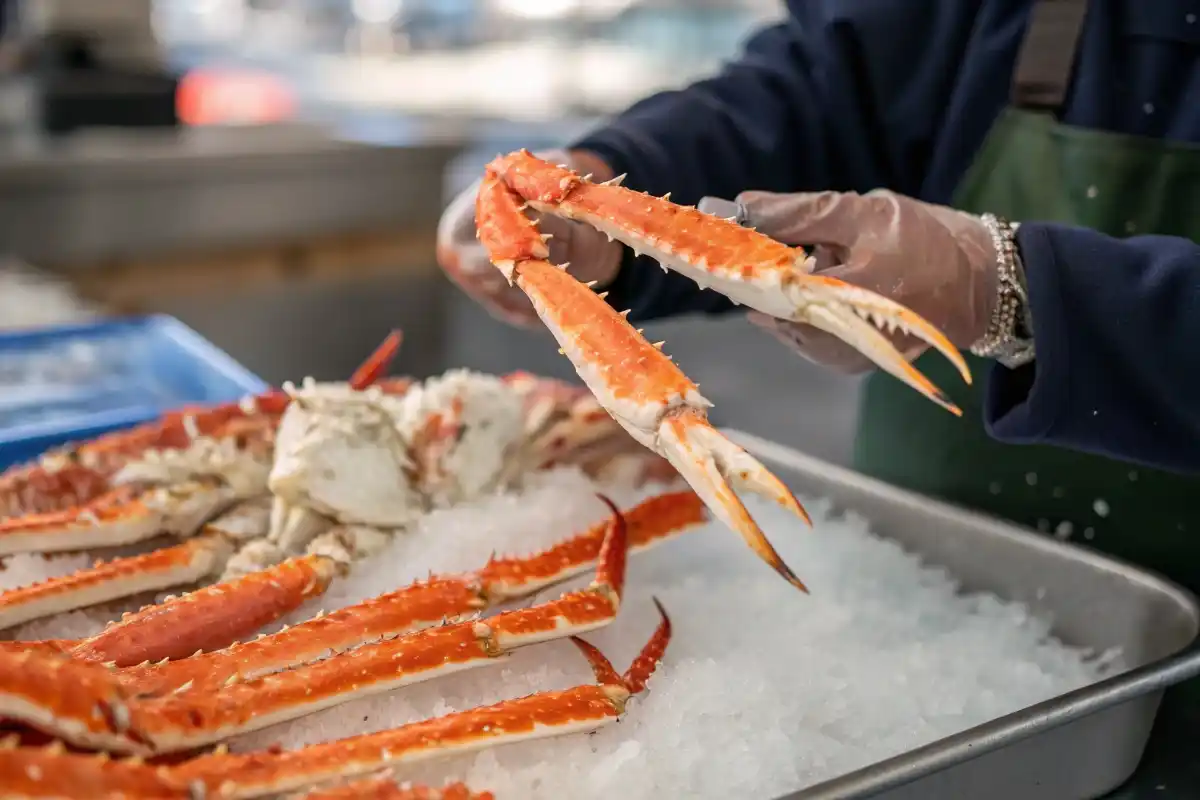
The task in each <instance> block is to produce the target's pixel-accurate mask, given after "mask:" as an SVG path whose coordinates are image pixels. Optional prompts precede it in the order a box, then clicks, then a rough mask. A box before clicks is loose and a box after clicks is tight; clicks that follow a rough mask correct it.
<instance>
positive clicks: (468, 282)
mask: <svg viewBox="0 0 1200 800" xmlns="http://www.w3.org/2000/svg"><path fill="white" fill-rule="evenodd" d="M537 155H538V157H539V158H543V159H546V160H547V161H549V162H550V163H551V164H566V165H567V166H568V167H570V168H571V169H573V170H575V171H577V172H579V173H580V174H581V175H587V174H588V173H591V175H592V179H593V180H595V181H605V180H609V179H611V178H613V177H614V176H613V172H612V169H611V168H610V167H609V166H608V165H607V164H605V163H604V162H603V161H601V160H600V159H599V158H598V157H597V156H595V155H593V154H591V153H584V152H578V151H576V152H569V151H565V150H546V151H542V152H540V153H538V154H537ZM479 184H480V181H475V183H474V184H472V185H471V186H470V187H468V188H467V189H466V191H464V192H463V193H462V194H460V195H459V196H458V197H456V198H455V199H454V201H453V202H451V203H450V205H449V206H447V207H446V210H445V212H443V214H442V219H441V222H440V223H439V225H438V233H437V259H438V263H439V264H440V265H441V267H442V269H443V270H445V272H446V274H447V275H448V276H450V278H451V280H453V281H454V282H455V283H457V284H458V285H459V287H461V288H462V289H463V291H465V292H466V293H467V294H468V295H470V296H471V297H472V298H474V299H475V300H476V301H478V302H479V303H480V304H482V305H483V307H484V308H486V309H487V310H488V311H490V312H491V313H492V315H493V316H495V317H497V318H499V319H501V320H504V321H505V322H508V323H510V324H512V325H516V326H519V327H532V326H534V325H536V324H538V316H537V314H536V313H535V312H534V310H533V304H532V303H530V302H529V298H528V297H526V296H525V294H524V292H522V291H521V290H520V289H518V288H517V287H516V286H509V285H508V281H507V280H506V279H505V277H504V276H503V275H502V274H501V273H500V270H498V269H496V268H495V267H494V266H492V262H491V261H489V260H488V257H487V253H486V252H485V251H484V249H483V245H481V244H480V243H479V240H478V239H476V238H475V231H476V228H475V198H476V196H477V195H478V193H479ZM534 216H535V218H538V217H539V216H540V215H534ZM539 227H540V228H541V231H542V233H549V234H551V236H552V238H551V239H550V242H549V245H550V260H551V261H552V262H554V263H555V264H566V263H569V264H570V267H569V268H568V271H569V272H570V273H571V274H572V275H574V276H575V277H576V278H578V279H579V280H581V281H585V282H586V281H597V282H598V284H597V286H596V290H597V291H601V290H602V289H603V287H604V286H606V285H607V284H609V283H611V282H612V280H613V279H614V278H615V277H616V275H617V270H619V269H620V267H621V255H622V245H621V243H620V242H617V241H609V239H608V237H607V236H606V235H604V234H603V233H601V232H600V231H597V230H596V229H595V228H591V227H589V226H587V225H584V224H582V223H579V222H572V221H570V220H565V219H560V218H558V217H551V216H548V215H547V216H544V217H541V219H540V222H539Z"/></svg>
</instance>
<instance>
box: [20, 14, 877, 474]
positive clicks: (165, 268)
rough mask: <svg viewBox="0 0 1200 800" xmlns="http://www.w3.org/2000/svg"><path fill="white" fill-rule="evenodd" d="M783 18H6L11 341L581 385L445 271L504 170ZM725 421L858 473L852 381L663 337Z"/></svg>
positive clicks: (722, 339) (697, 328) (286, 374)
mask: <svg viewBox="0 0 1200 800" xmlns="http://www.w3.org/2000/svg"><path fill="white" fill-rule="evenodd" d="M782 14H783V9H782V4H781V3H779V2H770V1H769V0H726V1H725V2H718V1H717V0H0V19H2V22H0V260H2V261H3V266H2V267H0V326H2V327H10V328H11V327H22V326H26V325H30V324H38V323H42V322H51V321H53V322H58V321H65V320H69V319H83V318H87V317H89V316H95V315H104V314H122V313H141V312H165V313H169V314H173V315H175V316H177V317H179V318H180V319H182V320H183V321H184V322H185V323H187V324H189V325H191V326H192V327H194V328H196V329H197V330H198V331H199V332H200V333H201V334H203V335H204V336H206V337H207V338H209V339H210V340H212V341H213V342H214V343H216V344H217V345H218V346H220V347H221V348H223V349H225V350H227V351H228V352H229V353H231V354H232V355H233V356H234V357H235V358H237V359H238V360H240V361H241V362H242V363H244V364H245V365H246V366H247V367H249V368H250V369H251V370H253V371H255V372H257V373H258V374H259V375H261V376H262V377H263V378H265V379H266V380H269V381H273V382H275V381H281V380H284V379H289V378H290V379H298V378H300V377H303V376H304V375H314V376H315V377H318V378H321V379H336V378H343V377H345V376H346V375H347V374H348V373H349V371H350V370H351V369H352V368H353V367H354V366H355V365H356V364H357V362H358V361H359V360H360V359H361V358H362V357H363V356H364V355H365V354H366V353H367V352H369V351H370V349H371V348H372V347H373V346H374V345H375V344H376V343H377V342H378V341H379V339H381V338H382V336H383V335H384V334H385V333H386V331H387V330H389V329H390V328H392V327H396V326H399V327H401V328H403V329H404V330H405V332H406V342H405V346H404V351H403V354H402V357H401V358H400V360H399V369H400V370H401V371H403V372H406V373H410V374H414V375H418V376H422V375H427V374H430V373H433V372H438V371H441V370H444V369H446V368H448V367H452V366H467V367H472V368H476V369H481V370H486V371H489V372H496V373H499V372H505V371H508V370H512V369H518V368H520V369H528V370H532V371H535V372H539V373H542V374H546V375H553V376H558V377H571V376H573V370H572V368H571V366H570V364H569V363H568V362H567V361H566V360H565V359H564V358H562V357H561V356H559V355H558V354H557V346H556V345H555V344H554V342H553V340H552V339H551V338H550V336H549V335H548V334H547V333H546V332H545V331H541V330H539V331H534V332H523V331H515V330H512V329H509V328H507V327H505V326H503V325H501V324H500V323H497V322H495V321H493V320H492V319H491V318H490V317H489V316H487V314H486V313H485V312H483V311H481V310H479V309H478V308H477V307H475V306H474V304H473V303H472V302H471V301H470V300H469V299H467V298H465V297H464V296H462V295H460V294H459V292H458V291H457V290H456V289H455V288H454V287H453V285H452V284H450V283H449V282H448V281H447V280H446V279H445V278H443V277H442V275H441V273H440V272H439V270H438V269H437V266H436V263H435V261H434V234H435V230H436V225H437V220H438V217H439V215H440V213H441V210H442V208H443V207H444V206H445V204H446V203H447V202H448V201H449V199H450V198H451V197H453V195H454V194H455V193H457V192H458V191H459V190H461V189H462V188H464V187H465V186H467V185H468V184H469V183H470V182H471V181H472V180H474V179H475V178H476V177H477V176H478V175H479V174H480V172H481V170H482V167H483V164H484V163H485V162H486V161H487V160H488V159H490V158H491V157H492V156H494V155H495V154H496V153H498V152H502V151H506V150H509V149H513V148H515V147H530V148H538V147H544V146H551V145H557V144H560V143H562V142H563V141H564V140H565V139H567V138H568V137H570V136H573V135H575V134H577V133H578V132H580V131H582V130H583V129H585V128H586V127H588V126H590V125H594V124H595V123H596V122H597V121H599V120H601V119H603V117H604V116H605V115H607V114H611V113H614V112H616V111H619V110H620V109H622V108H623V107H625V106H626V105H628V104H630V103H632V102H634V101H636V100H637V99H639V98H641V97H643V96H645V95H647V94H650V93H652V92H655V91H659V90H662V89H669V88H672V87H675V86H679V85H682V84H684V83H687V82H688V81H691V80H694V79H695V78H697V77H701V76H703V75H705V74H708V73H711V72H713V71H714V70H716V69H718V68H719V66H720V64H721V62H722V61H724V60H726V59H728V58H730V57H732V56H733V55H735V54H736V53H737V51H738V48H739V46H740V44H741V43H742V41H743V40H744V39H745V37H746V36H747V34H748V33H750V32H751V31H752V30H754V29H755V28H757V27H759V26H761V25H763V24H766V23H769V22H770V21H772V20H773V19H774V18H776V17H778V16H782ZM647 333H648V334H650V333H653V336H654V338H656V339H660V338H661V339H666V340H667V350H668V351H669V352H670V353H671V354H672V355H673V356H675V357H676V360H677V361H678V362H679V363H680V364H681V365H682V366H683V367H684V368H685V369H686V370H687V371H688V372H689V373H690V374H691V375H692V376H693V377H694V378H696V380H697V381H698V382H699V383H700V384H701V386H702V389H703V390H704V392H705V394H706V395H707V396H708V397H709V398H710V399H712V400H713V401H714V402H715V403H716V409H715V412H714V414H713V417H714V419H715V420H716V421H717V422H719V423H720V424H727V425H732V426H736V427H740V428H744V429H747V430H750V431H753V432H755V433H758V434H760V435H764V436H768V437H771V438H774V439H776V440H779V441H782V442H785V443H787V444H790V445H793V446H796V447H800V448H802V449H804V450H807V451H809V452H811V453H814V454H816V455H819V456H822V457H824V458H828V459H831V460H834V461H839V462H844V461H845V460H846V459H847V456H848V449H849V442H850V435H851V430H852V425H853V416H854V398H855V392H856V390H857V384H856V382H855V381H853V380H849V379H844V378H840V377H838V376H833V375H830V374H827V373H825V372H824V371H822V370H819V369H817V368H816V367H813V366H811V365H809V364H807V363H806V362H802V361H801V360H800V359H797V358H796V357H794V356H792V355H790V354H789V353H788V352H787V351H785V350H784V349H783V348H782V346H780V345H778V344H776V343H775V342H774V341H773V340H770V339H767V338H766V337H765V336H763V335H762V334H760V333H757V332H756V331H753V330H752V329H751V328H750V327H749V326H748V325H747V324H746V323H745V322H744V321H743V320H741V319H740V318H731V319H729V320H723V321H714V320H707V319H687V320H680V321H673V322H670V323H665V324H658V325H654V326H651V327H650V329H649V330H648V331H647Z"/></svg>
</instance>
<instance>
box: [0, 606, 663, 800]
mask: <svg viewBox="0 0 1200 800" xmlns="http://www.w3.org/2000/svg"><path fill="white" fill-rule="evenodd" d="M655 603H656V605H657V604H658V601H657V600H655ZM658 609H659V613H660V614H661V615H662V620H661V622H660V624H659V626H658V628H657V629H656V630H655V632H654V634H653V636H652V637H651V639H650V641H649V642H648V643H647V644H646V646H645V647H644V648H643V649H642V652H641V654H640V655H639V656H638V657H637V659H635V661H634V663H633V665H632V666H631V667H630V669H629V670H628V671H627V672H626V673H625V674H624V675H618V674H617V672H616V670H615V669H613V667H612V665H611V664H610V663H609V662H608V660H607V659H606V658H605V657H604V656H603V654H601V653H600V651H599V650H597V649H596V648H595V647H593V646H592V645H590V644H588V643H587V642H584V641H583V640H582V639H579V638H578V637H571V641H572V642H574V643H575V645H576V646H577V647H579V649H580V651H581V652H582V653H583V654H584V656H585V657H586V658H587V660H588V663H589V664H590V665H591V667H592V671H593V673H594V674H595V676H596V680H597V683H596V684H593V685H584V686H576V687H574V688H571V689H566V690H563V691H549V692H539V693H537V694H532V695H527V696H525V697H521V698H517V699H514V700H506V701H503V702H500V703H497V704H495V705H491V706H485V707H481V708H474V709H469V710H466V711H460V712H457V713H453V714H448V715H446V716H443V717H437V718H434V719H427V720H423V721H421V722H416V723H411V724H409V725H403V726H401V727H399V728H393V729H391V730H386V731H380V732H378V733H370V734H363V735H361V736H354V737H350V738H347V739H342V740H339V741H334V742H326V743H323V744H317V745H311V746H309V747H305V748H302V749H300V750H295V751H292V752H277V751H268V752H260V753H250V754H246V755H231V754H229V753H226V752H216V753H212V754H210V755H204V756H200V757H198V758H194V759H191V760H190V761H184V762H182V763H179V764H173V765H160V766H152V765H150V764H146V763H145V762H143V761H141V760H140V759H138V760H123V761H114V760H110V759H109V757H108V756H91V755H84V754H78V753H69V752H66V751H65V750H64V749H63V747H62V746H61V745H57V744H56V745H51V746H49V747H44V748H32V747H12V746H8V747H4V748H0V786H3V787H4V791H5V793H6V796H9V797H14V798H18V799H20V800H49V798H55V800H74V798H85V797H86V798H115V797H122V798H126V800H176V799H178V800H183V799H184V798H187V799H188V800H194V798H196V797H198V796H199V797H203V796H210V795H211V796H216V797H221V798H226V800H237V798H256V797H263V796H267V795H274V794H279V793H281V792H288V791H295V790H298V789H299V790H302V789H304V788H305V787H309V786H312V785H314V784H319V783H323V782H327V781H331V780H337V779H344V778H353V777H356V776H361V775H369V774H371V773H374V772H377V771H378V770H380V769H381V768H384V767H396V766H401V765H404V764H411V763H416V762H420V761H425V760H429V759H431V758H435V757H437V756H440V755H451V754H455V753H467V752H472V751H476V750H481V749H484V748H487V747H494V746H497V745H503V744H509V743H514V742H519V741H528V740H531V739H540V738H548V737H551V736H561V735H563V734H567V733H582V732H586V731H592V730H596V729H597V728H600V727H603V726H604V725H607V724H610V723H612V722H615V721H617V720H618V719H620V717H621V715H623V714H624V712H625V709H626V706H627V704H628V701H629V698H630V697H632V696H633V695H634V694H637V693H638V692H640V691H641V690H642V689H644V688H645V686H646V682H647V681H648V680H649V678H650V676H651V675H652V674H653V672H654V670H655V668H656V667H657V665H658V662H659V661H660V660H661V658H662V655H663V653H664V652H665V650H666V647H667V644H668V643H669V641H670V638H671V623H670V619H669V618H668V617H667V614H666V611H665V610H664V609H663V608H662V606H661V605H658ZM82 666H84V667H88V668H90V669H96V667H95V665H82ZM2 699H3V698H0V700H2ZM113 708H114V707H113V706H107V707H106V709H105V710H106V712H108V713H112V711H113ZM342 796H344V795H342ZM351 796H363V795H351ZM367 796H371V795H367ZM382 796H383V797H391V795H389V794H383V795H382ZM410 796H414V797H416V798H420V797H421V795H420V794H416V795H410ZM317 797H322V795H319V794H318V795H317ZM332 797H334V798H337V797H339V795H337V794H334V795H332ZM400 797H405V795H403V794H402V795H400ZM453 797H454V795H449V796H447V795H443V798H445V800H450V798H453ZM459 797H460V798H462V800H467V798H469V797H471V795H469V794H468V795H461V794H460V795H459ZM482 797H487V795H483V796H482Z"/></svg>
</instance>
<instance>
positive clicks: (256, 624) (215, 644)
mask: <svg viewBox="0 0 1200 800" xmlns="http://www.w3.org/2000/svg"><path fill="white" fill-rule="evenodd" d="M333 577H334V572H333V567H332V565H331V564H330V563H329V562H328V561H327V560H326V559H323V558H320V557H319V556H303V557H300V558H292V559H288V560H287V561H284V562H281V563H279V564H276V565H275V566H273V567H269V568H268V569H265V570H261V571H259V572H252V573H250V574H248V575H243V576H241V577H239V578H235V579H234V580H232V581H227V582H225V583H221V584H214V585H212V586H206V587H204V588H203V589H197V590H196V591H194V592H192V593H190V594H186V595H183V596H181V597H177V598H174V599H173V600H170V601H167V602H165V603H160V604H158V605H153V606H147V607H145V608H143V609H142V610H141V611H138V612H136V613H133V614H128V615H126V616H125V617H123V618H122V619H121V620H120V621H119V622H115V623H113V624H112V625H109V626H108V627H107V628H105V629H104V630H103V631H101V632H100V633H98V634H96V635H95V636H92V637H91V638H89V639H85V640H84V641H82V642H80V643H79V644H78V645H77V646H76V647H74V648H73V649H72V650H71V655H72V656H74V657H75V658H77V659H82V660H85V661H99V662H106V663H111V664H115V665H116V666H119V667H125V666H131V665H134V664H141V663H143V662H146V661H158V660H160V659H164V658H166V659H171V658H184V657H185V656H189V655H192V654H193V653H197V652H201V651H204V650H210V649H212V650H215V649H216V648H219V647H224V646H225V645H227V644H228V643H229V642H230V640H235V641H236V640H237V639H240V638H242V637H244V636H250V635H252V634H254V632H255V631H257V630H259V629H260V628H261V627H262V626H263V625H266V624H269V623H271V622H273V621H275V620H277V619H279V618H280V617H281V616H283V615H284V614H286V613H288V612H289V611H293V610H295V609H296V608H298V607H299V606H300V604H301V603H303V602H304V601H305V600H308V599H310V598H312V597H317V596H318V595H321V594H323V593H324V591H325V589H326V588H327V587H328V586H329V582H330V581H331V580H333Z"/></svg>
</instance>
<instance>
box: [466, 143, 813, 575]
mask: <svg viewBox="0 0 1200 800" xmlns="http://www.w3.org/2000/svg"><path fill="white" fill-rule="evenodd" d="M503 166H504V164H503V160H501V161H500V162H493V166H489V167H488V174H487V177H485V178H484V181H483V183H482V185H481V187H480V190H479V200H478V204H477V206H476V214H475V215H476V219H477V220H479V235H480V239H481V240H482V241H483V245H484V247H485V248H487V250H488V253H489V256H490V257H491V259H492V262H493V263H494V264H495V265H496V266H497V268H498V269H499V270H500V271H501V272H502V273H504V275H505V276H506V277H507V278H508V279H509V281H510V282H515V283H516V284H517V286H519V287H520V288H521V289H522V291H524V292H525V294H526V295H528V297H529V299H530V300H532V301H533V307H534V309H535V310H536V311H537V313H538V316H539V317H541V319H542V322H543V323H545V325H546V327H547V328H549V329H550V332H551V333H552V334H553V335H554V338H555V339H557V340H558V343H559V346H560V347H561V348H562V352H563V353H564V354H565V355H566V356H567V358H569V359H570V360H571V363H572V364H574V365H575V369H576V371H577V372H578V373H579V376H580V377H581V378H582V379H583V381H584V383H586V384H587V386H588V388H589V389H591V391H592V394H594V395H595V396H596V399H597V400H599V401H600V403H601V404H602V405H603V406H604V408H605V409H606V410H607V411H608V413H609V414H611V415H612V417H613V419H615V420H616V421H617V422H618V423H619V424H620V425H621V426H622V427H623V428H625V430H626V431H628V432H629V434H630V435H631V436H632V437H633V438H634V439H635V440H637V441H638V442H640V443H641V444H642V445H644V446H645V447H647V448H649V449H650V450H652V451H654V452H656V453H658V454H659V455H661V456H663V457H665V458H666V459H667V460H668V461H669V462H670V463H671V465H672V466H673V467H675V469H676V470H677V471H678V472H679V474H680V475H682V476H683V478H684V480H686V481H687V482H688V483H689V484H690V485H691V487H692V488H693V489H695V490H696V493H697V494H699V495H700V496H701V497H702V498H703V499H704V501H705V503H707V504H708V506H709V508H711V509H713V511H714V513H716V514H717V516H718V517H720V518H721V521H722V522H724V523H725V524H726V525H728V526H729V527H730V528H732V529H733V530H735V531H737V532H738V533H739V534H740V535H741V537H742V538H743V539H744V540H745V541H746V543H747V544H748V545H749V546H750V548H751V549H752V550H754V552H755V553H756V554H757V555H758V557H759V558H761V559H762V560H763V561H765V562H767V564H769V565H770V566H771V567H772V568H773V569H774V570H775V571H776V572H778V573H779V574H780V575H782V576H783V577H784V578H785V579H786V580H787V581H788V582H789V583H791V584H792V585H793V586H795V587H797V588H798V589H801V590H803V591H807V590H806V589H805V587H804V584H803V583H801V582H800V579H799V578H797V577H796V575H795V574H794V573H793V572H792V570H791V569H790V568H789V567H788V566H787V565H786V564H785V563H784V562H783V559H781V558H780V557H779V554H778V553H776V552H775V549H774V548H773V547H772V546H771V543H770V542H769V541H767V537H766V536H765V535H764V534H763V532H762V529H760V528H759V526H758V523H756V522H755V521H754V519H753V518H752V517H751V516H750V512H749V511H748V510H747V509H746V507H745V506H744V505H743V504H742V501H741V500H740V499H739V498H738V496H737V495H736V494H735V493H734V490H733V489H734V487H732V486H730V482H731V481H732V482H733V483H735V484H736V485H737V487H738V488H741V489H744V490H747V491H751V492H753V493H755V494H760V495H762V496H764V497H767V498H770V499H771V500H774V501H775V502H777V503H779V504H780V505H781V506H783V507H784V508H786V509H788V510H790V511H792V512H793V513H795V514H796V515H797V516H799V517H801V518H802V519H804V520H805V521H808V522H810V524H811V520H809V518H808V514H807V513H806V512H805V511H804V509H803V507H801V505H800V503H799V502H798V501H797V500H796V498H795V497H794V496H793V495H792V493H791V491H789V490H788V488H787V487H786V486H784V484H783V482H782V481H780V480H779V479H778V478H776V477H775V476H774V475H773V474H771V472H770V471H769V470H768V469H767V468H766V467H764V466H763V465H762V464H760V463H759V462H758V461H757V460H756V459H755V458H754V457H753V456H751V455H750V454H749V453H747V452H746V451H745V450H743V449H742V448H740V447H738V446H737V445H735V444H734V443H733V442H731V441H729V440H728V439H726V438H725V437H724V436H723V435H722V434H721V433H720V432H719V431H717V429H716V428H713V427H712V425H710V424H709V422H708V419H707V409H708V408H709V407H710V406H711V405H712V403H710V402H709V401H708V400H706V399H705V398H704V397H703V396H702V395H701V394H700V391H699V387H697V386H696V384H694V383H692V381H691V380H690V379H689V378H688V377H687V375H685V374H684V373H683V371H682V370H681V369H679V368H678V367H677V366H676V365H675V364H674V363H673V362H672V361H671V359H669V358H668V357H667V356H665V355H664V354H663V353H662V352H660V351H659V350H658V349H657V348H656V347H655V346H653V345H651V344H650V343H649V342H647V341H646V340H645V339H643V338H642V336H641V334H640V333H638V331H636V330H634V329H633V327H632V326H630V325H629V323H628V322H626V321H625V317H624V316H623V315H622V314H618V313H617V312H616V311H614V310H613V309H612V308H611V307H609V306H608V305H607V304H606V303H605V302H604V301H603V299H602V298H601V297H600V296H599V295H597V294H595V293H594V292H592V291H590V290H589V289H588V288H587V287H586V286H584V285H583V284H581V283H579V282H578V281H576V280H575V279H574V278H572V277H571V276H570V275H568V274H567V273H566V272H565V271H564V270H563V269H562V268H560V267H557V266H555V265H553V264H551V263H550V262H549V261H547V260H546V259H547V258H548V257H549V249H548V248H547V246H546V244H545V242H544V241H543V239H542V237H541V235H540V234H538V232H537V228H536V226H535V225H534V224H533V222H532V221H531V220H530V219H529V218H528V217H526V216H525V215H524V213H523V212H522V211H521V204H522V202H523V201H522V200H521V197H520V196H519V195H518V194H517V193H516V192H515V191H514V190H513V189H510V188H509V187H508V186H507V185H505V183H503V182H502V181H501V179H500V176H499V173H498V172H497V169H500V168H503ZM575 180H578V179H575ZM526 189H527V190H528V191H530V192H532V190H531V189H530V188H529V187H526Z"/></svg>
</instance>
